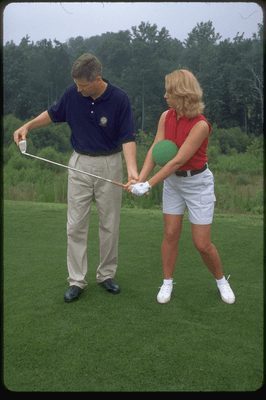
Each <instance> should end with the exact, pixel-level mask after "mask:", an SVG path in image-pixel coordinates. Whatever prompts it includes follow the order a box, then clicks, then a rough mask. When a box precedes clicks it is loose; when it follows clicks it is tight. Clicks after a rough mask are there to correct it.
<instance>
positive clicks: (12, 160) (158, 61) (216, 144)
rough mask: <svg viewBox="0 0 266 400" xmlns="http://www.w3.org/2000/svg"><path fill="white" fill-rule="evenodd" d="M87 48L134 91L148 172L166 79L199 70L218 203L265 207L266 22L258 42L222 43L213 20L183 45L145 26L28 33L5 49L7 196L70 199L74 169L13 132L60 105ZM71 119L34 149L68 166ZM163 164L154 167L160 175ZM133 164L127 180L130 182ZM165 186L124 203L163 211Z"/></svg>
mask: <svg viewBox="0 0 266 400" xmlns="http://www.w3.org/2000/svg"><path fill="white" fill-rule="evenodd" d="M84 52H90V53H91V54H94V55H96V56H97V57H98V58H99V59H100V60H101V62H102V64H103V77H104V78H106V79H108V80H109V81H110V82H111V83H112V84H113V85H116V86H118V87H120V88H121V89H123V90H125V91H126V92H127V94H128V96H129V98H130V100H131V104H132V108H133V112H134V118H135V123H136V128H137V163H138V170H139V171H140V170H141V167H142V165H143V162H144V160H145V157H146V154H147V151H148V149H149V147H150V146H151V144H152V142H153V140H154V135H155V133H156V128H157V124H158V120H159V117H160V115H161V113H162V112H163V111H165V110H166V109H167V105H166V102H165V100H164V92H165V88H164V77H165V75H166V74H167V73H170V72H172V71H174V70H175V69H178V68H188V69H190V70H191V71H192V72H193V73H194V74H195V75H196V77H197V78H198V80H199V82H200V83H201V86H202V88H203V93H204V97H203V100H204V102H205V104H206V109H205V115H206V117H207V118H208V119H209V121H210V122H211V123H212V133H211V137H210V142H209V146H208V157H209V164H210V168H211V170H212V171H213V172H214V175H215V179H216V197H217V202H216V206H217V207H218V208H219V209H223V210H230V211H232V212H247V211H248V212H250V211H252V212H254V213H258V214H261V213H262V212H263V204H264V197H263V189H262V187H263V178H262V170H263V150H262V149H263V134H262V133H263V124H262V122H263V26H262V25H260V24H259V25H258V33H254V34H253V38H252V39H243V34H242V35H239V34H237V36H236V37H235V38H233V41H232V42H230V41H229V39H226V40H223V41H222V40H221V37H220V35H219V33H215V29H214V27H213V26H212V22H210V21H209V22H207V23H200V24H197V26H196V27H195V28H194V29H193V30H192V31H191V32H190V33H189V34H188V38H187V39H186V40H185V41H184V42H183V43H182V42H180V41H179V40H177V39H172V38H171V37H170V36H169V33H168V31H167V30H166V29H165V28H162V29H161V31H158V29H157V26H156V25H150V24H149V23H144V22H142V23H141V25H139V26H138V27H132V28H131V31H129V30H127V31H120V32H118V33H110V32H108V33H105V34H103V35H101V36H94V37H91V38H88V39H84V38H82V37H77V38H70V39H69V40H68V41H67V42H66V43H60V42H58V41H57V40H54V42H53V43H52V41H51V40H49V41H48V40H46V39H44V40H42V41H40V42H37V43H36V44H34V43H33V42H30V38H29V37H28V36H27V37H25V38H23V39H22V40H21V43H20V44H19V46H16V45H15V44H14V43H13V42H11V43H10V42H8V43H6V45H5V46H4V58H3V61H4V79H3V85H4V117H3V141H4V153H3V155H4V176H3V178H4V179H3V181H4V197H5V198H7V199H13V200H33V201H46V202H66V197H67V171H65V170H64V169H62V168H60V167H56V166H54V165H51V164H48V163H44V162H42V161H38V160H32V159H30V158H28V157H25V156H22V155H21V153H20V152H19V150H18V148H17V147H16V145H15V144H14V142H13V132H14V131H15V130H16V129H18V128H19V127H20V126H21V125H23V124H24V123H26V122H27V121H28V120H29V119H31V118H33V117H35V116H37V115H38V114H40V113H41V112H42V111H44V110H46V109H47V108H48V107H50V106H51V105H52V104H54V103H56V102H57V101H58V100H59V98H60V96H61V94H62V93H63V91H64V90H65V88H66V87H67V86H70V85H72V84H73V80H72V78H71V75H70V71H71V68H72V65H73V63H74V61H75V60H76V59H77V58H78V57H79V56H80V55H81V54H83V53H84ZM69 138H70V128H69V126H68V125H67V124H66V123H63V124H51V125H48V126H47V127H44V128H40V129H36V130H34V131H32V132H30V134H29V135H28V137H27V149H28V152H29V153H31V154H36V155H39V156H40V157H44V158H47V159H50V160H54V161H56V162H59V163H62V164H67V163H68V159H69V156H70V154H71V151H72V147H71V144H70V141H69ZM158 168H159V167H156V168H155V172H156V171H157V170H158ZM126 180H127V176H126V168H125V162H124V182H126ZM161 198H162V183H161V184H159V185H157V186H156V187H155V188H153V190H152V191H151V193H150V196H147V198H146V196H143V198H138V199H136V198H133V197H132V196H131V195H129V194H127V193H126V192H123V206H124V207H134V206H136V205H140V206H141V207H143V208H152V207H161Z"/></svg>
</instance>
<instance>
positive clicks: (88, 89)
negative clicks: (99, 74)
mask: <svg viewBox="0 0 266 400" xmlns="http://www.w3.org/2000/svg"><path fill="white" fill-rule="evenodd" d="M74 82H75V84H76V85H77V89H78V92H80V93H81V94H82V96H84V97H89V96H90V97H95V96H97V94H98V91H99V89H98V79H97V78H96V79H94V81H92V82H89V81H87V79H86V78H80V79H74Z"/></svg>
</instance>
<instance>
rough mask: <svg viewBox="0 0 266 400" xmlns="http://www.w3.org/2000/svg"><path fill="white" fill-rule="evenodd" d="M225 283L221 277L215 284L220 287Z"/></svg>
mask: <svg viewBox="0 0 266 400" xmlns="http://www.w3.org/2000/svg"><path fill="white" fill-rule="evenodd" d="M225 282H226V279H225V277H224V276H223V277H222V279H216V283H217V285H222V284H224V283H225Z"/></svg>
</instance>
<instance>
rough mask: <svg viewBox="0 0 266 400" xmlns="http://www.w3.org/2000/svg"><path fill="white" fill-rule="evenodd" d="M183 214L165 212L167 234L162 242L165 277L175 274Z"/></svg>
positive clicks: (168, 277)
mask: <svg viewBox="0 0 266 400" xmlns="http://www.w3.org/2000/svg"><path fill="white" fill-rule="evenodd" d="M182 220H183V215H170V214H164V223H165V234H164V239H163V243H162V264H163V274H164V279H170V278H172V276H173V273H174V269H175V263H176V259H177V254H178V241H179V238H180V235H181V230H182Z"/></svg>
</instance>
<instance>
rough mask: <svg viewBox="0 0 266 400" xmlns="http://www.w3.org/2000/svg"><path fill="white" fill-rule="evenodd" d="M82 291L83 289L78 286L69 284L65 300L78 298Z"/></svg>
mask: <svg viewBox="0 0 266 400" xmlns="http://www.w3.org/2000/svg"><path fill="white" fill-rule="evenodd" d="M81 292H82V289H81V288H80V287H78V286H69V288H68V289H67V291H66V293H65V296H64V300H65V301H73V300H77V299H78V297H79V294H80V293H81Z"/></svg>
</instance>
